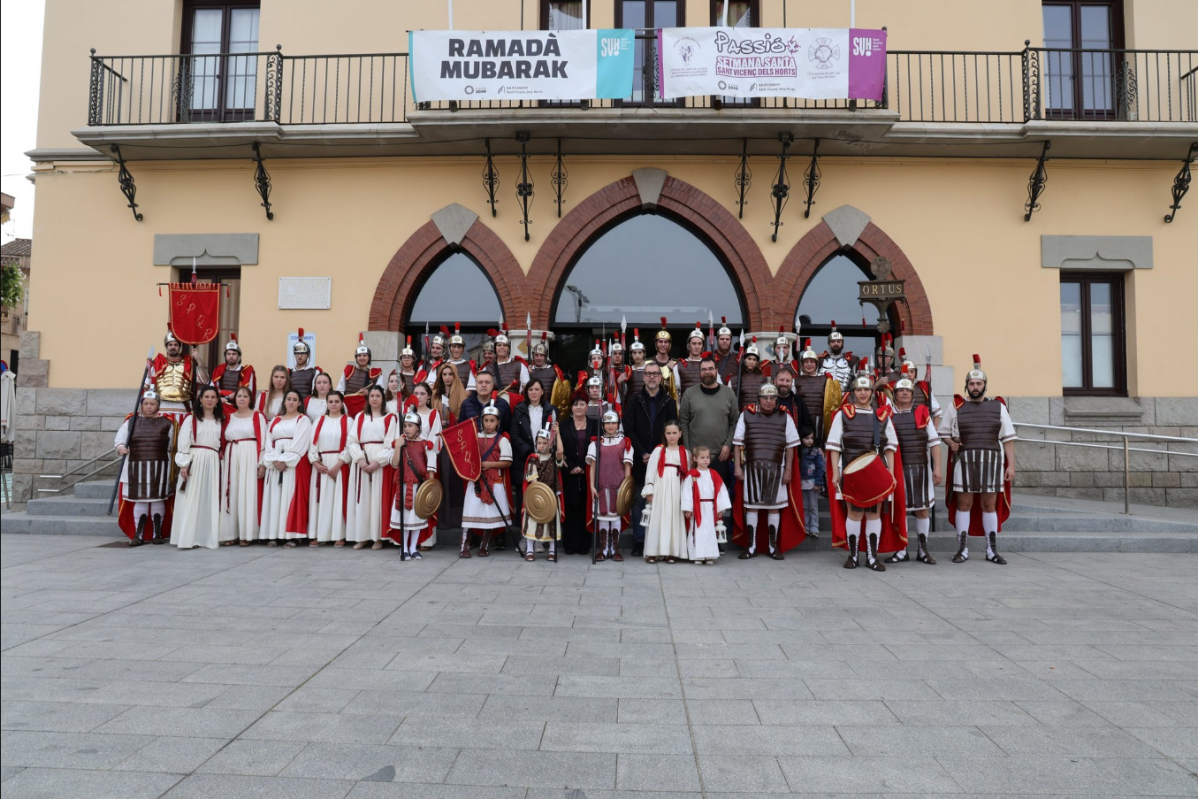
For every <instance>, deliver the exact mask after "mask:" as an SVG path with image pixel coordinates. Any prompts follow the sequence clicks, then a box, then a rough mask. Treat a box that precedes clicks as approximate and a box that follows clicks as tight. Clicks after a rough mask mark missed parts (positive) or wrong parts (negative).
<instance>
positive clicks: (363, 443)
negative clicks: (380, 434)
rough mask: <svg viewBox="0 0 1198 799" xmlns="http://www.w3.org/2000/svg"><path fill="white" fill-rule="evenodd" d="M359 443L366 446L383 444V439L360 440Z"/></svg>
mask: <svg viewBox="0 0 1198 799" xmlns="http://www.w3.org/2000/svg"><path fill="white" fill-rule="evenodd" d="M358 443H359V444H361V445H362V446H366V445H367V444H382V443H383V442H382V441H359V442H358Z"/></svg>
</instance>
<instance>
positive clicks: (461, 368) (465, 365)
mask: <svg viewBox="0 0 1198 799" xmlns="http://www.w3.org/2000/svg"><path fill="white" fill-rule="evenodd" d="M451 365H452V366H453V368H454V369H457V370H458V380H459V381H461V383H462V388H465V387H466V386H468V385H470V378H471V377H472V375H471V372H470V361H462V362H461V363H455V364H451ZM495 390H496V391H498V390H499V386H496V387H495Z"/></svg>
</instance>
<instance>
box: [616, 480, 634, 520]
mask: <svg viewBox="0 0 1198 799" xmlns="http://www.w3.org/2000/svg"><path fill="white" fill-rule="evenodd" d="M635 496H636V484H635V483H633V482H632V477H631V476H629V477H625V478H624V482H622V483H620V488H619V490H618V491H616V513H618V514H619V515H621V516H627V515H628V512H629V511H631V510H632V500H633V498H634V497H635Z"/></svg>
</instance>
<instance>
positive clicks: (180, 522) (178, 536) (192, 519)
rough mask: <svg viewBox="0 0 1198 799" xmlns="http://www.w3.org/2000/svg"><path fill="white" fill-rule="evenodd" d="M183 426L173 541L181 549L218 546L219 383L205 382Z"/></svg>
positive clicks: (222, 416) (221, 416) (221, 410)
mask: <svg viewBox="0 0 1198 799" xmlns="http://www.w3.org/2000/svg"><path fill="white" fill-rule="evenodd" d="M192 407H193V411H192V413H190V414H188V415H187V416H185V417H184V418H183V424H182V425H180V426H179V447H178V450H177V451H176V453H175V465H176V466H178V467H179V482H178V484H177V486H176V488H175V520H174V524H173V525H172V527H171V543H172V544H174V545H175V546H177V547H178V548H179V549H194V548H195V547H206V548H207V549H216V547H217V544H218V543H219V538H220V488H221V480H220V444H221V441H220V438H221V428H222V427H223V426H224V422H225V411H224V405H223V403H221V401H220V392H218V391H217V390H216V387H215V386H204V387H203V388H201V389H200V391H199V394H197V395H196V398H195V400H194V401H193V403H192Z"/></svg>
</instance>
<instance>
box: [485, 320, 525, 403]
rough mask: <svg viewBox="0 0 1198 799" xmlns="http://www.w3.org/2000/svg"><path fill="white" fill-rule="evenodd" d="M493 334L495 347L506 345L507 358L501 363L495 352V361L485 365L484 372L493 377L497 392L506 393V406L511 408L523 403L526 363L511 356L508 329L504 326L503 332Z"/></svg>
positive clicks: (510, 341)
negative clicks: (505, 391)
mask: <svg viewBox="0 0 1198 799" xmlns="http://www.w3.org/2000/svg"><path fill="white" fill-rule="evenodd" d="M492 332H493V333H494V341H495V346H496V348H498V347H499V346H500V345H506V346H507V349H508V354H507V357H506V358H504V359H503V360H502V361H501V360H500V358H499V351H498V349H496V351H495V360H493V361H491V363H489V364H487V367H486V370H487V371H488V372H490V373H491V374H492V375H494V376H495V387H496V388H497V389H498V390H499V391H504V390H507V391H508V398H507V400H508V405H510V406H512V407H513V408H514V407H516V406H517V405H519V404H520V403H521V402H523V400H524V397H523V394H524V387H525V386H526V385H528V381H529V375H528V363H527V362H526V361H525V360H524V359H523V358H521V357H520V356H518V355H513V354H512V340H511V337H510V336H509V335H508V328H507V325H506V324H505V325H504V326H503V330H502V332H501V331H497V330H496V331H492Z"/></svg>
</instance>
